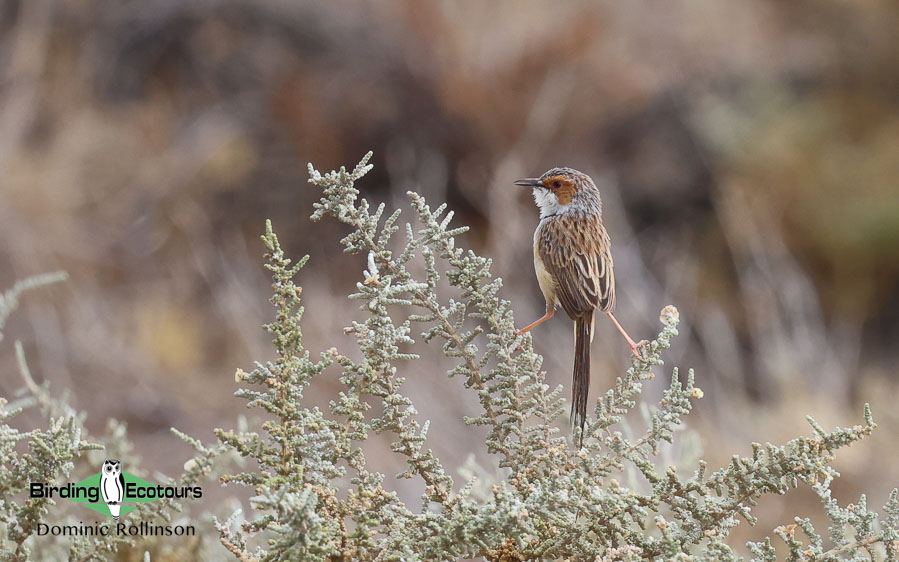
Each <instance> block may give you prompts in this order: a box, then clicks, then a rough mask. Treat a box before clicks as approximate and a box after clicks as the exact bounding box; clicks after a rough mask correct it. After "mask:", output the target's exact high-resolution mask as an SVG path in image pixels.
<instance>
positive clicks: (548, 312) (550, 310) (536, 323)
mask: <svg viewBox="0 0 899 562" xmlns="http://www.w3.org/2000/svg"><path fill="white" fill-rule="evenodd" d="M555 312H556V307H554V306H549V305H547V307H546V314H544V315H543V316H542V317H540V318H538V319H537V320H535V321H533V322H531V323H530V324H528V325H527V326H525V327H524V328H522V329H520V330H518V331H517V332H515V334H516V335H519V336H520V335H521V334H524V333H526V332H530V331H531V330H533V329H534V328H536V327H537V326H539V325H540V324H543V323H544V322H546V321H547V320H549V319H550V318H552V317H553V314H555Z"/></svg>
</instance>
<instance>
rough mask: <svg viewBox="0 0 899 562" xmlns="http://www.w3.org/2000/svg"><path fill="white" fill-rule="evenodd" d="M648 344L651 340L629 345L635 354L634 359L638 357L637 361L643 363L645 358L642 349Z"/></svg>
mask: <svg viewBox="0 0 899 562" xmlns="http://www.w3.org/2000/svg"><path fill="white" fill-rule="evenodd" d="M648 343H649V340H640V341H638V342H637V343H634V342H631V343H629V344H628V345H629V346H630V348H631V353H633V354H634V357H636V358H637V359H639V360H641V361H642V360H644V359H645V357H643V355H641V354H640V348H641V347H643V346H644V345H646V344H648Z"/></svg>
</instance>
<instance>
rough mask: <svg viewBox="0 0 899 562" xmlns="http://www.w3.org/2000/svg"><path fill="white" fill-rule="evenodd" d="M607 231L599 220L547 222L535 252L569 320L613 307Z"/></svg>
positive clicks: (613, 292) (612, 278)
mask: <svg viewBox="0 0 899 562" xmlns="http://www.w3.org/2000/svg"><path fill="white" fill-rule="evenodd" d="M610 245H611V244H610V240H609V235H608V233H606V229H605V228H604V227H603V226H602V223H601V222H600V221H599V220H598V219H594V218H583V217H576V216H575V217H573V216H568V215H562V216H559V217H554V218H552V219H550V220H548V221H547V222H546V223H545V224H544V225H543V226H542V227H541V228H540V232H539V234H538V237H537V251H538V252H539V254H540V259H542V260H543V263H544V265H545V267H546V269H547V270H548V271H549V273H550V275H552V277H553V280H554V281H555V283H556V296H557V298H558V299H559V302H560V303H561V304H562V308H564V309H565V312H566V313H568V316H570V317H571V318H579V317H581V316H583V315H584V314H585V313H586V312H587V311H589V310H593V309H594V308H599V309H600V310H602V311H604V312H605V311H610V310H612V309H613V308H614V306H615V276H614V273H613V271H612V254H611V253H610V251H609V249H610Z"/></svg>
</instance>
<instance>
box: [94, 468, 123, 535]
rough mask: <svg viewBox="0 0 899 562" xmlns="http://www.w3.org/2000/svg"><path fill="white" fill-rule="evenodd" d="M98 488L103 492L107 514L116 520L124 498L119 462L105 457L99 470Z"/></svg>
mask: <svg viewBox="0 0 899 562" xmlns="http://www.w3.org/2000/svg"><path fill="white" fill-rule="evenodd" d="M100 490H101V491H102V492H103V501H104V502H106V505H107V506H108V507H109V514H110V515H112V518H113V519H115V520H116V521H118V520H119V513H120V512H121V509H122V500H123V499H125V479H124V478H123V477H122V463H121V462H119V461H118V460H115V459H107V460H106V461H105V462H104V463H103V470H102V471H101V472H100Z"/></svg>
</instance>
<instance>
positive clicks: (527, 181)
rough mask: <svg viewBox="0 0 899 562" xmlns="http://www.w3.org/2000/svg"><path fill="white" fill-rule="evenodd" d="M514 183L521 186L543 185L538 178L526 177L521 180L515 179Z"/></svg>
mask: <svg viewBox="0 0 899 562" xmlns="http://www.w3.org/2000/svg"><path fill="white" fill-rule="evenodd" d="M514 183H515V185H520V186H521V187H543V184H542V183H540V178H526V179H523V180H515V182H514Z"/></svg>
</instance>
